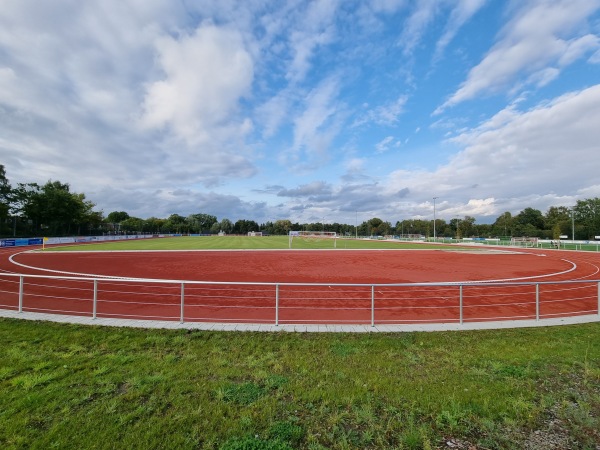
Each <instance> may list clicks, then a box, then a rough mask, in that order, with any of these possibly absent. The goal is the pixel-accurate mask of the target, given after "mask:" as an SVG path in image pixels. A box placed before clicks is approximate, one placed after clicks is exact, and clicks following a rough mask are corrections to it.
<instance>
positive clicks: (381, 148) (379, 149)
mask: <svg viewBox="0 0 600 450" xmlns="http://www.w3.org/2000/svg"><path fill="white" fill-rule="evenodd" d="M400 145H401V144H400V141H398V140H396V139H395V138H394V136H387V137H386V138H385V139H383V140H382V141H380V142H378V143H377V144H375V153H385V152H387V151H388V150H390V148H391V147H392V146H393V147H400Z"/></svg>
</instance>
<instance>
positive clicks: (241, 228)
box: [233, 220, 259, 234]
mask: <svg viewBox="0 0 600 450" xmlns="http://www.w3.org/2000/svg"><path fill="white" fill-rule="evenodd" d="M258 228H259V227H258V224H257V223H256V222H255V221H254V220H238V221H237V222H236V223H235V225H234V226H233V232H234V233H235V234H248V232H249V231H258Z"/></svg>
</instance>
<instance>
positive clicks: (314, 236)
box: [289, 231, 337, 248]
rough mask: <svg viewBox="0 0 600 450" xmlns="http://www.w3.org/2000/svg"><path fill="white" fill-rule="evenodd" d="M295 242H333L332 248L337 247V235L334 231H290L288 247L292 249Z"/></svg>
mask: <svg viewBox="0 0 600 450" xmlns="http://www.w3.org/2000/svg"><path fill="white" fill-rule="evenodd" d="M294 239H295V240H301V241H302V242H304V243H310V242H317V241H319V242H323V241H326V240H329V239H331V240H333V248H336V246H337V233H336V232H335V231H290V235H289V247H290V248H292V243H293V241H294Z"/></svg>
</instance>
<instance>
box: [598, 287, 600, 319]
mask: <svg viewBox="0 0 600 450" xmlns="http://www.w3.org/2000/svg"><path fill="white" fill-rule="evenodd" d="M598 315H599V316H600V281H598Z"/></svg>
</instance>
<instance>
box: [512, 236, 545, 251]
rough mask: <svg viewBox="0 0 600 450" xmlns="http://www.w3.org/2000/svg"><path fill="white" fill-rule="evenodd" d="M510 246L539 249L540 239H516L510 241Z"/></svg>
mask: <svg viewBox="0 0 600 450" xmlns="http://www.w3.org/2000/svg"><path fill="white" fill-rule="evenodd" d="M510 245H512V246H514V247H525V248H537V246H538V238H536V237H514V238H511V240H510Z"/></svg>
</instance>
